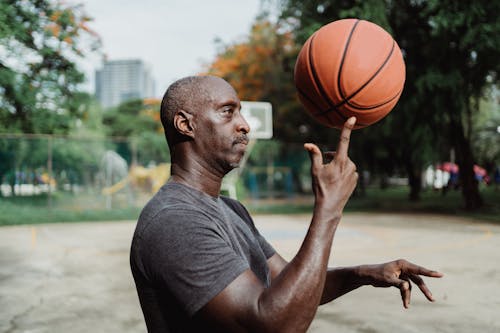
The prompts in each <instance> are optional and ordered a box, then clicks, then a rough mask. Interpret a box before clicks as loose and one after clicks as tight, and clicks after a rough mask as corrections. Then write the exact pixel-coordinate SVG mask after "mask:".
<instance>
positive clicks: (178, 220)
mask: <svg viewBox="0 0 500 333" xmlns="http://www.w3.org/2000/svg"><path fill="white" fill-rule="evenodd" d="M156 218H158V219H161V220H162V223H158V224H157V225H158V227H157V228H158V230H155V231H154V232H150V233H149V234H150V235H152V236H151V237H152V239H151V240H149V241H148V244H150V251H151V254H150V256H148V257H149V258H151V259H150V262H149V265H148V266H149V267H148V268H149V271H150V272H151V277H152V279H153V281H155V283H156V284H157V285H158V286H160V287H161V288H163V287H165V288H168V291H169V292H171V293H172V294H173V295H174V297H176V299H177V301H178V302H179V304H181V306H183V307H184V310H185V311H186V312H187V314H188V315H190V316H191V315H194V314H195V313H196V312H197V311H198V310H200V309H201V308H202V307H203V306H204V305H205V304H206V303H208V302H209V301H210V300H211V299H212V298H213V297H215V296H216V295H217V294H219V293H220V292H221V291H222V290H224V288H225V287H226V286H228V285H229V284H230V283H231V282H232V281H233V280H234V279H236V277H238V276H239V275H240V274H241V273H243V272H244V271H245V270H247V269H249V265H248V263H247V262H246V261H244V260H243V259H242V258H241V257H239V256H238V255H237V254H236V252H235V251H234V250H233V248H232V247H231V245H230V244H228V242H226V241H225V240H224V238H223V237H222V235H221V234H220V231H219V230H218V229H217V228H216V227H215V226H214V224H213V223H211V221H209V219H208V217H207V216H205V215H204V214H203V213H201V212H193V211H182V210H176V211H175V212H168V213H166V212H162V213H160V214H159V215H158V216H157V217H156ZM163 222H165V223H163Z"/></svg>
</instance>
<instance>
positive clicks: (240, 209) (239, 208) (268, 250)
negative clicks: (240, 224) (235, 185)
mask: <svg viewBox="0 0 500 333" xmlns="http://www.w3.org/2000/svg"><path fill="white" fill-rule="evenodd" d="M228 201H231V202H230V205H231V206H232V207H233V208H234V209H235V211H236V213H237V214H238V215H240V217H241V218H242V219H243V220H244V221H245V223H247V224H248V226H249V227H250V229H252V232H253V234H254V235H255V237H256V238H257V241H258V242H259V244H260V247H261V248H262V251H263V252H264V255H265V256H266V259H269V258H271V257H272V256H273V255H274V254H275V253H276V250H275V249H274V248H273V246H272V245H271V244H269V242H268V241H267V240H266V239H265V238H264V236H262V235H261V234H260V232H259V230H258V229H257V227H256V226H255V223H254V222H253V219H252V217H251V216H250V213H249V212H248V210H247V209H246V208H245V206H243V205H242V204H241V203H240V202H238V201H236V200H228Z"/></svg>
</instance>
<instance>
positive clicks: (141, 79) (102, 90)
mask: <svg viewBox="0 0 500 333" xmlns="http://www.w3.org/2000/svg"><path fill="white" fill-rule="evenodd" d="M95 94H96V97H97V99H98V100H99V102H100V103H101V105H102V106H103V107H104V108H109V107H113V106H117V105H118V104H120V103H123V102H125V101H127V100H131V99H136V98H149V97H155V84H154V80H153V78H152V76H151V72H150V69H149V68H148V66H146V64H145V63H144V62H143V61H142V60H139V59H132V60H111V61H105V62H104V63H103V67H102V69H100V70H97V71H96V76H95Z"/></svg>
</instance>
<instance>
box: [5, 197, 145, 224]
mask: <svg viewBox="0 0 500 333" xmlns="http://www.w3.org/2000/svg"><path fill="white" fill-rule="evenodd" d="M88 200H89V199H88V198H85V199H83V200H82V201H88ZM79 201H80V200H77V198H71V196H70V197H63V196H61V195H54V196H53V198H52V202H53V207H52V208H49V207H48V198H47V196H46V195H40V196H33V197H15V198H10V197H9V198H0V226H2V225H18V224H40V223H59V222H80V221H113V220H114V221H117V220H136V219H137V217H138V216H139V213H140V211H141V208H139V207H135V206H134V207H126V206H125V205H122V206H123V207H122V208H112V209H109V210H108V209H104V208H102V207H101V206H102V203H99V202H98V203H99V205H96V204H94V207H93V206H91V205H81V204H80V205H76V204H75V202H79ZM94 201H99V200H96V199H95V198H94ZM96 206H97V207H96Z"/></svg>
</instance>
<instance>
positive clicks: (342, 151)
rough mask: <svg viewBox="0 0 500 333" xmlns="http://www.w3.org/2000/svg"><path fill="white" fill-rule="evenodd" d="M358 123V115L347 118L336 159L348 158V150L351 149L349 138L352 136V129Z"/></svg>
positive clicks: (341, 133)
mask: <svg viewBox="0 0 500 333" xmlns="http://www.w3.org/2000/svg"><path fill="white" fill-rule="evenodd" d="M354 124H356V117H351V118H349V119H347V121H346V122H345V123H344V127H342V131H341V132H340V139H339V145H338V148H337V154H336V155H335V160H346V159H347V151H348V150H349V140H350V138H351V131H352V129H353V128H354Z"/></svg>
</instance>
